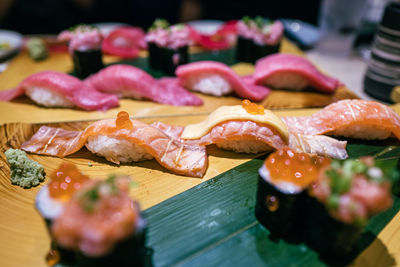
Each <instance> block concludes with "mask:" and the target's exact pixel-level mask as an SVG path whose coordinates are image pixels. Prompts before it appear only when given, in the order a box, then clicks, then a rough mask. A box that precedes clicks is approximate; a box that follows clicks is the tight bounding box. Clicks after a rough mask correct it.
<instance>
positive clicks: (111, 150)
mask: <svg viewBox="0 0 400 267" xmlns="http://www.w3.org/2000/svg"><path fill="white" fill-rule="evenodd" d="M86 148H87V149H89V151H90V152H92V153H93V154H96V155H98V156H101V157H105V158H106V159H107V160H108V161H111V162H114V163H116V164H119V163H120V162H122V163H126V162H131V161H142V160H148V159H152V158H153V157H152V156H151V155H150V154H149V153H147V151H146V150H145V149H144V148H143V147H141V146H139V145H137V144H135V143H131V142H129V141H128V140H125V139H117V138H114V137H108V136H104V135H99V136H90V137H89V138H88V141H87V143H86Z"/></svg>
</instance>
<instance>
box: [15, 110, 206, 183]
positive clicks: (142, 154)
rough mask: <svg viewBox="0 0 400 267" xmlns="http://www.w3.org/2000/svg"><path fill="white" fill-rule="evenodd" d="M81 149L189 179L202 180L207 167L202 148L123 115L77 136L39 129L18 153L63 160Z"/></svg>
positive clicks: (97, 123) (74, 132)
mask: <svg viewBox="0 0 400 267" xmlns="http://www.w3.org/2000/svg"><path fill="white" fill-rule="evenodd" d="M83 146H86V148H87V149H88V150H89V151H91V152H92V153H94V154H96V155H99V156H102V157H105V158H106V159H107V160H108V161H111V162H113V163H116V164H120V162H132V161H134V162H135V161H142V160H148V159H152V158H155V159H156V160H157V162H158V163H160V164H161V165H162V166H164V167H165V168H167V169H168V170H170V171H171V172H173V173H176V174H181V175H187V176H193V177H202V176H203V175H204V173H205V171H206V169H207V165H208V161H207V155H206V150H205V148H204V147H202V146H198V145H196V146H195V145H188V144H183V143H182V142H179V141H177V140H174V139H172V138H170V137H169V136H167V135H166V134H165V133H163V132H162V131H160V130H159V129H157V128H155V127H152V126H150V125H147V124H145V123H143V122H140V121H136V120H131V119H130V118H129V115H128V113H126V112H120V113H118V117H117V119H107V120H101V121H97V122H95V123H93V124H91V125H89V126H88V127H87V128H86V129H85V130H84V131H81V132H80V131H68V130H64V129H61V128H52V127H47V126H42V127H41V128H40V129H39V130H38V131H37V132H36V133H35V134H34V135H33V136H32V138H31V139H30V140H28V141H26V142H25V143H23V144H22V147H21V149H22V150H25V151H27V152H31V153H36V154H42V155H52V156H58V157H65V156H68V155H71V154H73V153H75V152H77V151H78V150H80V149H81V148H82V147H83Z"/></svg>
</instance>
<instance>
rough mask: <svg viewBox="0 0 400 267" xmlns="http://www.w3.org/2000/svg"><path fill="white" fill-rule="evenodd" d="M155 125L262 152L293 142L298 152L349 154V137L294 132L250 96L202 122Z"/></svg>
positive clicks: (193, 139)
mask: <svg viewBox="0 0 400 267" xmlns="http://www.w3.org/2000/svg"><path fill="white" fill-rule="evenodd" d="M152 126H154V127H156V128H158V129H160V130H161V131H163V132H164V133H165V134H166V135H168V136H170V137H171V138H173V139H176V140H181V141H183V142H185V143H187V144H199V145H211V144H216V145H217V146H218V147H220V148H223V149H227V150H233V151H235V152H243V153H259V152H266V151H270V150H274V149H280V148H283V147H286V146H289V147H290V148H292V149H293V150H295V151H298V152H305V153H311V154H318V155H322V156H329V157H332V158H338V159H345V158H347V152H346V145H347V142H346V141H338V140H336V139H333V138H331V137H327V136H308V135H302V134H294V133H290V132H288V131H287V128H286V125H285V124H284V123H283V122H282V121H281V120H280V119H279V118H278V117H276V116H275V115H274V114H273V113H272V112H271V111H269V110H264V108H263V107H262V106H259V105H256V104H254V103H251V102H250V101H248V100H244V101H243V105H242V106H223V107H220V108H218V109H217V110H215V111H214V112H212V113H211V114H210V115H209V116H208V117H207V118H206V119H205V120H203V121H202V122H200V123H197V124H192V125H188V126H186V127H181V126H172V125H167V124H164V123H161V122H156V123H153V124H152Z"/></svg>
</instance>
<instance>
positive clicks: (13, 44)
mask: <svg viewBox="0 0 400 267" xmlns="http://www.w3.org/2000/svg"><path fill="white" fill-rule="evenodd" d="M23 40H24V37H23V36H22V34H20V33H18V32H14V31H8V30H0V44H1V45H0V46H2V44H4V43H6V44H8V45H9V47H8V48H6V49H0V62H1V61H4V60H6V59H9V58H11V57H12V56H13V55H15V54H17V53H18V52H19V50H20V49H21V47H22V43H23Z"/></svg>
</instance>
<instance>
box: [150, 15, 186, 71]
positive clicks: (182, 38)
mask: <svg viewBox="0 0 400 267" xmlns="http://www.w3.org/2000/svg"><path fill="white" fill-rule="evenodd" d="M145 39H146V42H147V44H148V51H149V56H148V58H149V65H150V67H151V68H153V69H156V70H160V71H162V72H164V73H165V74H167V75H174V74H175V69H176V68H177V67H178V66H179V65H182V64H186V63H188V62H189V52H188V50H189V48H188V45H189V29H188V28H187V26H186V25H184V24H176V25H172V26H170V25H169V23H168V22H167V21H165V20H163V19H156V20H155V21H154V23H153V25H152V26H151V27H150V29H149V31H148V33H147V35H146V38H145Z"/></svg>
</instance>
